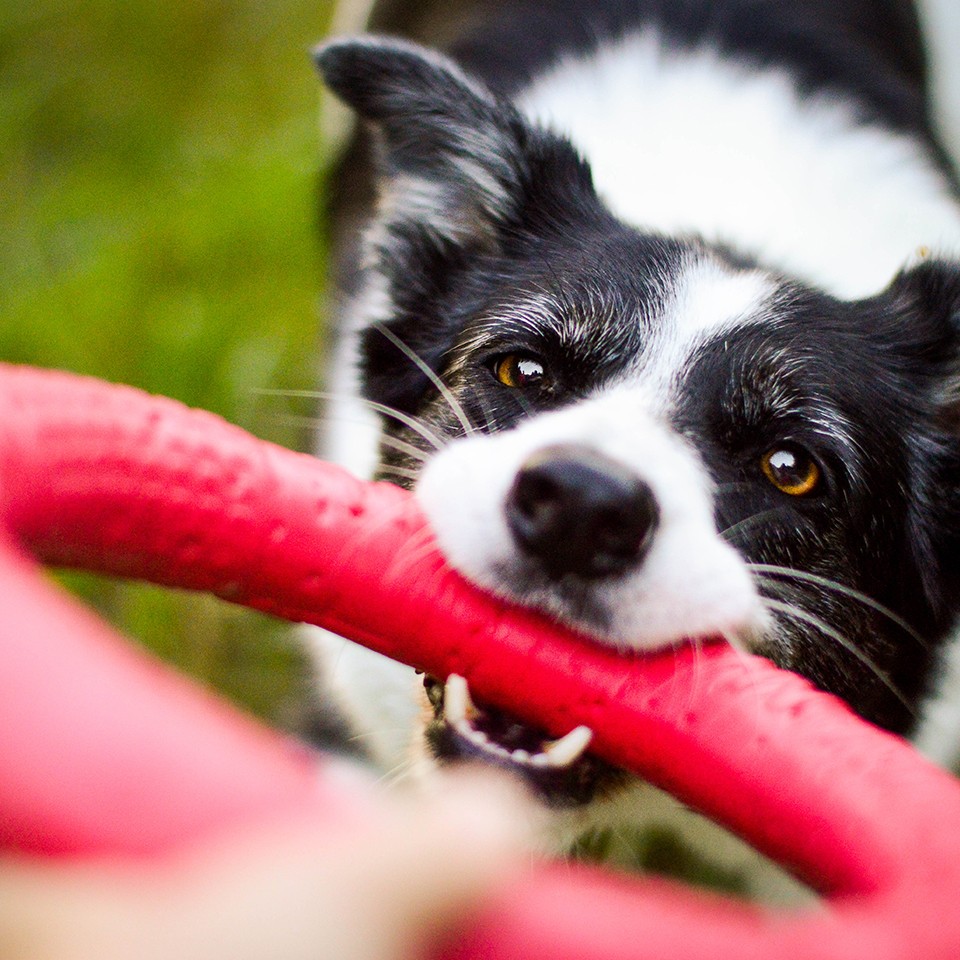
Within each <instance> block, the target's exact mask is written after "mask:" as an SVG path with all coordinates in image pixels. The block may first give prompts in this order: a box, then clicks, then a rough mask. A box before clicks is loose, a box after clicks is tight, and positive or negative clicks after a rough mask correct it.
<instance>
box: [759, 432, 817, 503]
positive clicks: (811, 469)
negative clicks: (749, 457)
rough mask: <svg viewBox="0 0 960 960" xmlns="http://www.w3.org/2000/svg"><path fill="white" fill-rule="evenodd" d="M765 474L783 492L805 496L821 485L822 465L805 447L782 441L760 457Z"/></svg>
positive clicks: (793, 495)
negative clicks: (819, 464)
mask: <svg viewBox="0 0 960 960" xmlns="http://www.w3.org/2000/svg"><path fill="white" fill-rule="evenodd" d="M760 467H761V469H762V470H763V475H764V476H765V477H766V478H767V479H768V480H769V481H770V482H771V483H772V484H773V485H774V486H775V487H776V488H777V489H778V490H779V491H780V492H781V493H788V494H790V496H791V497H805V496H806V495H807V494H810V493H813V491H814V490H816V489H817V487H818V486H819V485H820V467H818V466H817V462H816V460H814V459H813V457H812V456H810V454H809V453H807V451H806V450H804V449H803V447H800V446H797V444H794V443H782V444H780V445H779V446H776V447H774V448H773V449H772V450H768V451H767V452H766V453H765V454H764V455H763V457H762V458H761V459H760Z"/></svg>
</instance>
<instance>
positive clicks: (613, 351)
mask: <svg viewBox="0 0 960 960" xmlns="http://www.w3.org/2000/svg"><path fill="white" fill-rule="evenodd" d="M318 63H319V66H320V69H321V71H322V73H323V75H324V77H325V79H326V80H327V82H328V83H329V84H330V86H331V87H332V88H333V89H334V91H336V92H337V94H338V95H339V96H341V97H342V98H343V99H344V100H345V101H346V102H347V103H348V104H350V105H351V106H352V107H353V108H354V109H355V110H356V111H357V112H358V113H359V114H360V116H361V117H362V118H364V119H365V120H367V121H369V122H370V124H371V126H372V128H373V130H374V134H375V140H376V145H377V149H378V151H379V158H378V159H379V166H380V174H381V185H380V197H379V203H378V208H377V212H376V216H375V219H374V221H373V224H372V226H371V228H370V232H369V236H368V254H369V262H368V263H367V264H366V265H365V270H366V274H367V275H366V281H365V287H364V290H363V292H362V294H361V299H362V309H363V310H364V312H365V319H366V321H367V328H366V332H365V333H364V335H363V346H362V366H363V377H364V389H365V392H366V394H367V397H368V398H369V399H370V400H372V401H374V402H376V403H377V404H380V405H382V406H383V407H384V408H390V410H392V411H393V413H392V414H391V415H389V416H387V417H386V418H385V423H384V440H383V447H382V470H381V475H382V476H383V477H385V478H387V479H393V480H398V478H399V482H402V483H411V484H412V482H413V479H414V478H418V480H417V491H418V494H419V496H420V498H421V500H422V502H423V505H424V508H425V510H426V512H427V514H428V516H429V518H430V520H431V522H432V524H433V526H434V529H435V531H436V535H437V538H438V540H439V543H440V545H441V547H442V549H443V550H444V551H445V553H446V554H447V555H448V557H449V559H450V560H451V562H452V563H453V564H454V566H456V567H457V568H459V569H460V570H461V571H462V572H463V573H464V574H466V575H467V576H468V577H469V578H471V579H473V580H474V581H476V582H478V583H479V584H481V585H483V586H485V587H487V588H488V589H490V590H493V591H495V592H497V593H499V594H501V595H506V596H508V597H511V598H514V599H516V600H518V601H520V602H521V603H525V604H528V605H532V606H536V607H538V608H541V609H544V610H547V611H549V612H550V613H552V614H553V615H555V616H557V617H559V618H560V619H561V620H563V621H566V622H567V623H570V624H572V625H574V626H575V627H577V628H580V629H582V630H585V631H587V632H589V633H591V634H593V635H595V636H597V637H599V638H601V639H603V640H606V641H608V642H611V643H613V644H616V645H618V646H620V647H624V648H630V649H653V648H658V647H663V646H664V645H668V644H671V643H675V642H679V641H681V640H683V639H684V638H695V639H696V638H707V637H713V636H721V637H726V638H728V639H729V640H730V641H731V642H735V643H741V644H744V645H745V646H747V647H749V649H751V650H754V651H756V652H759V653H762V654H764V655H766V656H769V657H770V658H772V659H773V660H774V661H776V662H777V663H778V664H780V665H783V666H786V667H790V668H793V669H796V670H798V671H800V672H802V673H804V674H805V675H807V676H808V677H810V678H811V679H812V680H813V681H814V682H815V683H816V684H817V685H819V686H821V687H822V688H824V689H827V690H830V691H833V692H835V693H837V694H839V695H840V696H842V697H844V698H845V699H846V700H847V701H849V702H850V704H851V705H852V706H853V707H854V708H855V709H856V710H857V711H859V712H860V713H861V714H863V715H864V716H865V717H867V718H869V719H871V720H873V721H875V722H878V723H880V724H882V725H884V726H886V727H888V728H890V729H893V730H897V731H906V730H908V729H909V728H910V726H911V724H912V722H913V719H914V715H915V711H916V709H917V704H918V702H919V700H920V698H921V697H922V696H923V694H924V692H925V691H926V689H927V684H928V680H929V674H930V671H931V668H932V665H933V663H934V662H935V655H936V649H935V648H936V644H937V643H938V641H939V640H940V639H942V637H943V636H944V634H945V633H946V632H947V631H948V629H949V628H950V626H951V625H952V623H953V619H954V612H955V611H954V608H955V606H956V603H957V601H956V600H955V599H954V598H955V597H956V596H957V586H958V584H957V559H958V553H957V549H958V534H960V514H958V505H960V496H958V484H960V444H958V441H957V432H958V431H957V429H956V426H957V425H956V413H957V397H956V395H955V391H954V387H955V385H956V382H957V379H956V375H957V363H958V356H960V353H958V343H960V340H958V329H957V328H958V321H960V270H958V269H957V268H956V267H953V266H950V265H947V264H944V263H941V262H937V261H934V260H927V261H924V262H921V263H919V264H918V265H915V266H914V267H913V268H911V269H909V270H905V271H904V272H903V273H901V274H900V275H899V276H897V277H896V278H894V279H893V281H892V283H891V284H890V286H889V287H888V289H886V290H884V291H883V292H881V293H879V294H878V295H876V296H874V297H871V298H870V299H867V300H862V301H858V302H848V301H840V300H837V299H835V298H833V297H831V296H829V295H827V294H826V293H823V292H820V291H817V290H815V289H812V288H811V287H809V286H807V285H804V284H802V283H800V282H796V281H794V280H791V279H790V278H787V277H784V276H782V275H780V274H778V273H776V272H775V271H771V270H768V269H764V268H763V267H762V266H761V265H759V264H758V263H756V262H754V261H752V260H751V259H749V258H747V257H744V256H740V255H738V254H736V253H735V252H732V251H731V250H727V249H721V248H717V247H716V246H709V245H707V244H705V243H703V242H701V241H700V240H698V239H697V238H696V237H679V238H677V237H665V236H660V235H654V234H651V233H647V232H643V231H642V230H638V229H636V228H634V227H632V226H629V225H626V224H624V223H622V222H620V221H619V220H617V219H616V218H615V217H614V216H613V215H612V214H611V213H610V212H609V211H608V210H607V208H606V207H605V206H604V203H603V202H602V198H600V197H598V196H597V195H596V193H595V191H594V189H593V186H592V182H591V176H590V170H589V167H588V166H587V164H586V162H585V161H584V160H583V159H582V158H580V157H579V156H578V155H577V153H576V152H575V150H574V149H573V148H572V146H571V145H570V144H569V143H568V142H567V141H565V140H564V139H562V138H561V137H558V136H555V135H553V134H551V133H550V132H548V131H545V130H542V129H538V128H536V127H534V126H532V125H531V124H530V123H528V122H527V121H526V120H524V119H523V118H522V117H521V116H520V114H519V113H518V112H517V111H516V110H515V109H514V108H513V107H512V106H511V105H510V104H509V103H507V102H505V101H503V100H501V99H499V98H497V97H496V96H495V95H494V94H492V93H491V92H490V91H489V90H487V89H486V88H484V87H483V86H482V85H481V84H480V83H479V82H478V81H476V80H474V79H473V78H471V77H469V76H467V75H466V74H465V73H464V72H462V71H461V70H460V69H459V68H458V67H457V66H456V65H455V64H454V63H453V62H452V61H449V60H447V59H445V58H442V57H440V56H439V55H437V54H433V53H428V52H426V51H423V50H421V49H420V48H415V47H412V46H409V45H405V44H402V43H399V42H392V41H391V42H387V41H381V40H366V41H351V42H339V43H334V44H332V45H329V46H327V47H325V48H323V49H322V50H321V51H320V52H319V53H318ZM825 228H827V229H828V227H825ZM784 229H786V230H788V229H790V225H789V224H785V225H784ZM427 689H428V694H429V695H430V699H431V702H432V703H433V706H434V713H435V717H434V722H433V724H432V725H431V729H430V737H431V740H432V743H433V746H434V749H435V752H436V753H437V754H438V755H440V756H459V755H464V754H472V753H476V754H480V755H483V756H486V757H487V758H488V759H494V760H495V761H498V762H504V763H510V764H513V765H519V766H522V767H524V768H525V769H527V770H528V772H529V773H530V774H531V777H532V779H533V780H534V781H535V782H537V783H539V785H540V786H541V787H542V788H543V789H544V790H545V792H548V793H552V794H553V795H554V796H555V797H556V798H558V799H559V800H560V801H563V800H565V799H566V800H569V799H573V800H582V799H586V798H587V797H589V796H591V795H592V794H593V791H594V788H595V786H596V784H597V783H598V782H600V780H602V778H601V777H599V776H598V771H599V769H600V767H599V765H598V764H596V763H594V764H593V766H591V765H590V764H591V761H590V759H589V758H582V759H581V760H580V761H579V763H577V764H570V763H568V762H566V761H567V760H568V754H571V755H573V754H578V753H579V748H580V746H581V744H580V743H579V741H578V742H577V743H575V744H573V743H571V744H564V745H563V746H562V747H561V748H560V749H559V750H555V752H554V753H553V755H551V752H550V751H549V750H548V751H546V753H544V751H543V750H542V747H543V744H542V743H540V741H539V739H538V737H537V735H536V734H535V732H532V731H529V730H527V729H525V728H523V727H521V726H520V725H517V724H515V723H514V722H513V721H512V719H511V718H510V717H509V716H507V715H505V714H500V713H498V712H496V711H493V710H485V711H484V710H480V709H477V708H473V712H472V717H473V719H472V720H471V718H470V715H471V708H470V706H469V704H465V698H464V697H463V694H462V691H460V690H459V689H458V690H457V691H456V692H455V693H454V694H453V695H448V697H447V700H448V704H447V706H448V708H449V707H450V705H451V702H453V701H455V708H454V710H455V714H456V716H455V718H454V719H455V720H456V721H457V722H455V723H453V722H450V719H451V718H450V717H449V716H446V717H445V715H444V691H443V685H442V684H440V683H439V682H436V681H432V680H429V679H428V682H427ZM448 694H449V691H448ZM448 712H450V711H449V709H448ZM465 714H467V715H468V716H466V718H465V716H464V715H465ZM544 758H546V759H544Z"/></svg>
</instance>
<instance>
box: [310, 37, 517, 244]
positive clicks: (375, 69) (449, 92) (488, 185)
mask: <svg viewBox="0 0 960 960" xmlns="http://www.w3.org/2000/svg"><path fill="white" fill-rule="evenodd" d="M314 60H315V62H316V65H317V68H318V70H319V71H320V74H321V75H322V77H323V79H324V80H325V81H326V83H327V84H328V86H329V87H330V88H331V89H332V90H333V91H334V92H335V93H336V94H337V96H338V97H340V99H342V100H343V101H344V102H345V103H347V104H348V105H349V106H351V107H352V108H353V109H354V110H355V111H356V112H357V113H358V114H359V116H360V117H362V118H363V119H365V120H367V121H368V122H369V123H370V124H371V125H372V127H373V129H374V131H375V134H376V137H377V140H378V142H379V144H378V145H379V147H380V151H381V153H380V157H379V160H380V165H381V169H380V173H381V176H382V182H381V191H380V208H379V210H378V219H379V220H380V221H381V222H382V223H383V224H384V226H385V227H386V229H387V230H388V231H391V232H396V231H403V230H404V229H409V228H413V229H419V230H424V231H427V232H428V233H429V234H431V235H432V236H433V237H434V239H435V240H436V241H437V243H439V244H450V243H452V244H455V245H466V246H471V247H479V248H488V247H490V246H491V245H495V237H496V231H497V228H498V226H499V225H501V224H503V223H504V222H505V221H508V220H509V219H510V218H511V217H512V216H513V215H514V214H515V213H516V209H517V205H518V203H519V202H520V197H521V195H522V191H523V183H524V181H525V180H526V179H527V176H528V167H527V162H526V158H525V155H524V150H523V140H524V139H525V135H526V132H527V128H526V125H525V124H524V122H523V121H522V120H521V118H520V117H519V115H518V114H517V112H516V111H515V110H514V108H513V107H512V106H511V105H509V104H508V103H506V102H504V101H502V100H498V99H497V98H496V97H495V96H494V95H493V94H492V93H491V92H490V91H489V90H488V89H486V88H485V87H484V86H483V85H482V84H481V83H480V82H479V81H478V80H475V79H473V78H471V77H469V76H468V75H467V74H466V73H465V72H464V71H463V70H462V69H461V68H460V67H459V66H458V65H457V64H456V63H455V62H454V61H453V60H451V59H449V58H447V57H445V56H443V55H442V54H439V53H435V52H434V51H431V50H428V49H426V48H425V47H419V46H416V45H415V44H412V43H406V42H404V41H401V40H396V39H387V38H381V37H361V38H358V39H349V40H334V41H332V42H330V43H327V44H324V45H323V46H321V47H319V48H318V49H317V50H315V51H314Z"/></svg>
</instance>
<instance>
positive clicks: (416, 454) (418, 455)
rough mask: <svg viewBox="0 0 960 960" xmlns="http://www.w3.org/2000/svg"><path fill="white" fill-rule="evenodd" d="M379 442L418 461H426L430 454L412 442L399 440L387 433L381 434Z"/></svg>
mask: <svg viewBox="0 0 960 960" xmlns="http://www.w3.org/2000/svg"><path fill="white" fill-rule="evenodd" d="M380 442H381V443H382V444H383V445H384V446H387V447H390V448H391V449H392V450H397V451H399V452H400V453H403V454H406V456H408V457H409V458H410V459H411V460H416V461H417V462H419V463H426V461H427V460H428V459H429V456H430V455H429V453H427V452H426V451H425V450H421V449H420V448H419V447H417V446H415V445H414V444H412V443H408V442H407V441H406V440H401V439H400V438H399V437H395V436H393V435H392V434H389V433H384V434H382V435H381V437H380Z"/></svg>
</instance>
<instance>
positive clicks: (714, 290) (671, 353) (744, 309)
mask: <svg viewBox="0 0 960 960" xmlns="http://www.w3.org/2000/svg"><path fill="white" fill-rule="evenodd" d="M774 292H775V286H774V284H773V282H772V280H771V279H770V277H769V276H767V275H766V274H764V273H761V272H760V271H754V270H749V271H747V270H740V271H735V270H731V269H730V268H728V267H726V266H724V265H723V264H721V263H719V262H718V261H716V260H713V259H711V258H707V257H704V258H701V259H698V260H696V261H695V262H693V263H692V264H690V265H688V267H687V269H686V270H685V271H684V273H683V274H682V275H681V276H680V278H679V280H678V282H677V284H676V287H675V288H674V290H673V291H672V294H671V297H670V299H669V301H668V304H667V309H666V311H665V315H664V316H663V317H659V318H657V320H656V327H655V330H654V331H653V342H652V343H651V345H650V346H649V347H648V350H647V352H646V354H645V356H644V359H643V361H642V363H641V371H642V376H643V379H644V382H645V384H647V388H648V390H649V391H650V392H651V393H652V394H654V395H655V396H657V397H659V398H660V400H661V405H662V406H665V405H666V404H665V401H666V399H667V398H669V396H670V392H671V387H672V385H673V384H674V382H675V380H676V378H677V377H678V376H679V375H680V374H681V373H682V371H683V368H684V365H685V363H686V361H687V359H688V358H689V357H690V356H691V354H693V352H694V351H695V350H696V348H697V347H699V346H701V345H703V344H705V343H706V342H707V341H708V340H709V339H712V338H715V337H718V336H721V335H722V334H723V332H724V331H732V330H734V329H735V328H736V327H737V326H739V325H741V324H743V323H744V322H748V321H749V322H751V323H757V322H762V320H763V319H765V314H766V310H765V305H766V304H767V303H768V302H770V300H771V298H772V297H773V295H774Z"/></svg>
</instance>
